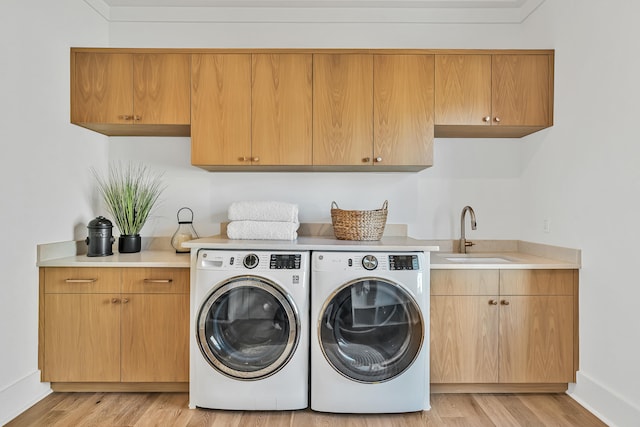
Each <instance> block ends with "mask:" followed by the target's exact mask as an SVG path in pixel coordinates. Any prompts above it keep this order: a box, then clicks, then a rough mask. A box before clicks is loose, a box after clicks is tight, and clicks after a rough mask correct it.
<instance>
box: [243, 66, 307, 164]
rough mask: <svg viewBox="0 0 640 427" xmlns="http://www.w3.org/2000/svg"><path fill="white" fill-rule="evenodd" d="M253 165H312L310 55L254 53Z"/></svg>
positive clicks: (252, 102) (252, 86) (252, 100)
mask: <svg viewBox="0 0 640 427" xmlns="http://www.w3.org/2000/svg"><path fill="white" fill-rule="evenodd" d="M251 63H252V73H251V77H252V84H251V156H252V164H259V165H265V166H274V165H294V166H298V165H311V164H312V146H313V145H312V140H311V136H312V128H313V126H312V112H311V110H312V93H313V79H312V74H313V65H312V63H313V62H312V55H311V54H253V55H252V56H251Z"/></svg>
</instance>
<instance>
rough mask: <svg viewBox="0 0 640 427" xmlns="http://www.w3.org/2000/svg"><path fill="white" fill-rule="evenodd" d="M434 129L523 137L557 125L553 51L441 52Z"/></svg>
mask: <svg viewBox="0 0 640 427" xmlns="http://www.w3.org/2000/svg"><path fill="white" fill-rule="evenodd" d="M435 61H436V65H435V135H436V136H439V137H522V136H524V135H528V134H530V133H533V132H536V131H538V130H540V129H544V128H546V127H549V126H552V125H553V55H552V54H547V53H541V54H524V53H514V54H500V53H495V54H481V55H474V54H442V55H436V59H435Z"/></svg>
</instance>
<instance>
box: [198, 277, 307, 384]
mask: <svg viewBox="0 0 640 427" xmlns="http://www.w3.org/2000/svg"><path fill="white" fill-rule="evenodd" d="M196 322H197V323H196V335H197V337H196V339H197V342H198V345H199V347H200V350H201V352H202V355H203V356H204V357H205V359H206V360H207V361H208V362H209V364H210V365H211V366H213V367H214V368H215V369H217V370H218V371H220V372H222V373H223V374H225V375H227V376H230V377H233V378H237V379H243V380H255V379H261V378H265V377H268V376H270V375H273V374H274V373H276V372H277V371H279V370H280V369H281V368H282V367H283V366H284V365H286V363H287V362H288V361H289V359H290V358H291V356H292V355H293V353H294V351H295V349H296V346H297V344H298V339H299V335H300V331H299V329H300V322H299V317H298V313H297V310H296V308H295V305H294V304H293V302H292V301H291V299H290V297H288V296H287V295H286V294H285V293H284V292H283V290H282V289H281V288H280V287H279V286H278V285H276V284H275V283H273V282H271V281H269V280H267V279H265V278H262V277H254V276H239V277H235V278H231V279H229V280H227V281H225V282H224V283H223V284H222V285H221V286H219V287H216V288H215V289H214V290H213V291H212V292H211V293H210V294H209V296H208V297H207V298H206V300H205V301H204V303H203V304H202V306H201V308H200V311H199V314H198V317H197V319H196Z"/></svg>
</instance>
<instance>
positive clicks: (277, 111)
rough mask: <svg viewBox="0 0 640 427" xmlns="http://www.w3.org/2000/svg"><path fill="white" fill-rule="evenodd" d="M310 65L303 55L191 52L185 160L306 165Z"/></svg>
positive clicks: (216, 166) (211, 165) (213, 164)
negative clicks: (188, 145) (189, 119)
mask: <svg viewBox="0 0 640 427" xmlns="http://www.w3.org/2000/svg"><path fill="white" fill-rule="evenodd" d="M311 64H312V57H311V55H308V54H194V55H193V56H192V82H191V93H192V95H191V96H192V127H191V163H192V164H194V165H196V166H200V167H203V168H205V169H210V170H229V169H231V170H233V169H236V168H244V167H247V166H251V167H252V169H260V168H261V167H262V166H266V167H273V166H282V167H296V166H309V165H311V162H312V159H311V146H312V143H311V129H312V122H311V107H312V104H311V98H312V86H311V84H312V81H311V75H312V65H311Z"/></svg>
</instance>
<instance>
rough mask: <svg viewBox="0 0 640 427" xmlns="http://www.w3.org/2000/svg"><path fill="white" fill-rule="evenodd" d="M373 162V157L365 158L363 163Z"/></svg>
mask: <svg viewBox="0 0 640 427" xmlns="http://www.w3.org/2000/svg"><path fill="white" fill-rule="evenodd" d="M370 161H371V157H364V158H363V159H362V163H369V162H370Z"/></svg>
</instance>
